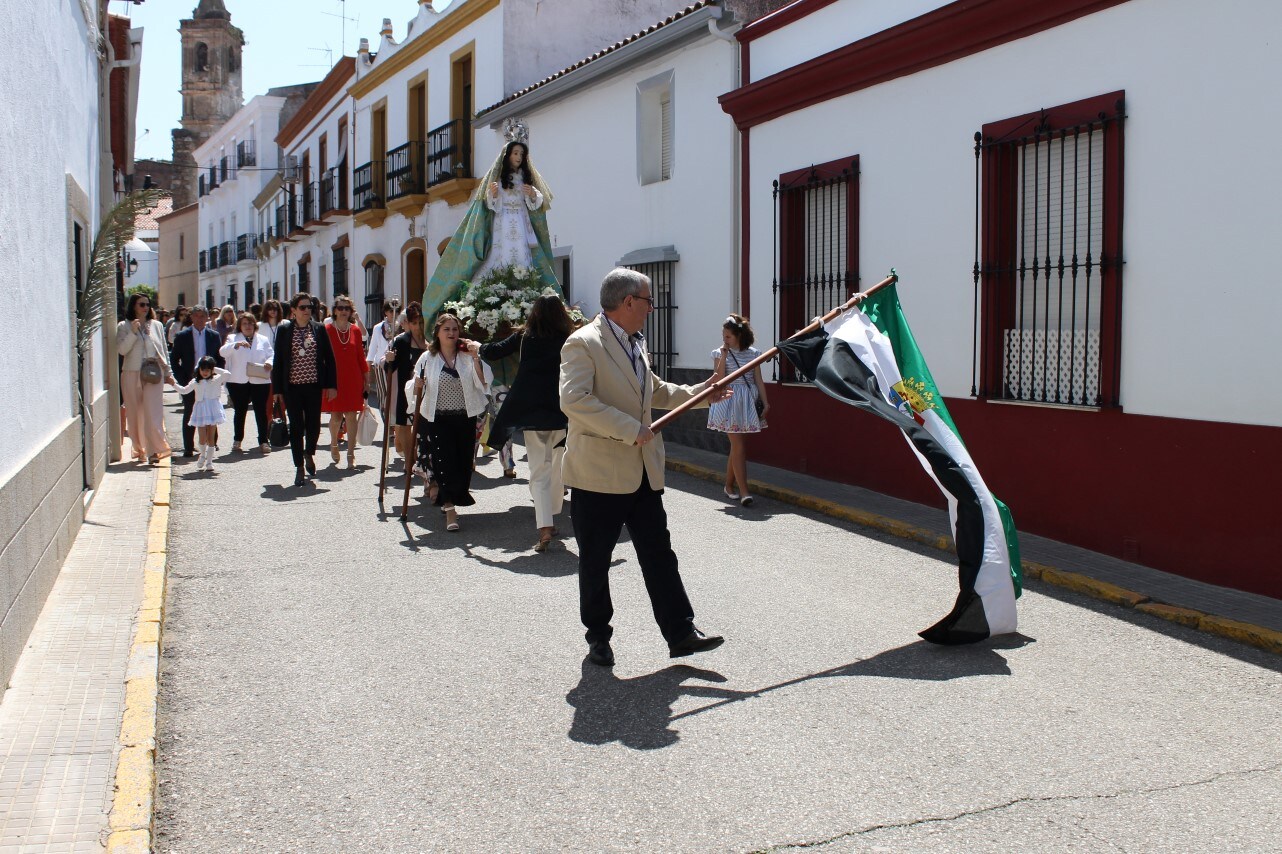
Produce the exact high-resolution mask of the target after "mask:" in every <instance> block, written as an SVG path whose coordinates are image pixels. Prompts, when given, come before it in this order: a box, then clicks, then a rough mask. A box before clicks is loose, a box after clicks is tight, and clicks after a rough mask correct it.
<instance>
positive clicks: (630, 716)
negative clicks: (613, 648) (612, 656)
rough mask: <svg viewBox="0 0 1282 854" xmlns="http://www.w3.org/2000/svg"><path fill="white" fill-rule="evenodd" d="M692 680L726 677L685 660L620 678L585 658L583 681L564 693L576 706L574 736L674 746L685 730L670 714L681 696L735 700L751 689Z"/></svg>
mask: <svg viewBox="0 0 1282 854" xmlns="http://www.w3.org/2000/svg"><path fill="white" fill-rule="evenodd" d="M690 679H701V680H703V681H705V682H725V681H726V678H725V677H724V676H722V675H721V674H720V673H717V672H716V671H714V670H701V669H699V668H697V667H690V666H689V665H686V664H677V665H674V666H672V667H665V668H664V669H663V670H660V671H658V672H656V673H650V674H647V675H645V676H638V677H636V678H633V679H620V678H618V677H617V676H615V675H614V671H613V670H611V669H610V668H608V667H598V666H597V665H595V664H593V663H591V662H590V661H588V660H587V659H584V661H583V673H582V676H581V678H580V679H579V684H578V685H576V686H575V687H574V689H573V690H571V691H570V693H568V694H566V695H565V701H566V702H567V703H569V704H570V705H571V706H573V707H574V722H573V723H571V724H570V740H571V741H577V742H580V743H582V744H610V743H611V742H618V743H619V744H621V745H623V746H624V747H630V748H632V749H633V750H658V749H660V748H664V747H671V746H672V745H674V744H676V743H677V742H678V741H680V740H681V733H680V732H679V731H678V730H676V729H673V728H672V722H673V721H674V720H676V719H677V718H678V717H681V716H680V715H677V716H674V715H673V714H672V704H673V703H675V702H676V701H677V700H679V699H680V698H681V697H683V696H691V697H716V698H718V699H721V700H722V701H723V702H731V701H733V700H738V699H744V698H745V697H748V696H751V692H741V691H732V690H730V689H727V688H715V687H713V686H711V685H686V684H685V683H686V681H687V680H690Z"/></svg>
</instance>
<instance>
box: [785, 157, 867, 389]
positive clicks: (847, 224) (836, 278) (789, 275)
mask: <svg viewBox="0 0 1282 854" xmlns="http://www.w3.org/2000/svg"><path fill="white" fill-rule="evenodd" d="M858 179H859V158H858V157H857V156H856V157H851V158H847V159H842V160H834V161H832V162H830V163H824V164H821V165H818V166H811V167H810V168H808V169H799V170H797V171H795V172H789V173H786V174H784V175H780V176H779V180H777V181H775V182H774V197H775V238H776V243H775V263H776V271H777V272H776V277H775V280H774V282H773V284H772V287H773V289H774V296H775V317H776V327H775V328H776V331H777V334H778V336H779V338H780V339H783V338H787V337H788V336H789V335H792V334H793V333H794V332H796V331H797V330H798V329H800V328H802V327H803V326H805V325H806V324H808V323H810V321H811V320H812V319H813V318H814V317H815V316H817V315H822V314H826V313H827V312H829V311H831V310H832V309H834V308H836V307H837V306H839V305H841V304H842V303H843V302H845V301H846V300H847V299H849V298H850V295H851V294H853V293H854V292H855V291H856V289H858V287H859V229H858V222H859V180H858ZM779 371H781V372H782V373H781V376H782V380H783V381H784V382H806V381H808V380H807V378H806V377H804V376H802V375H800V374H799V373H797V372H796V370H795V369H794V368H793V366H792V365H791V364H789V363H787V362H785V363H784V364H783V365H782V366H781V367H780V368H779V369H777V370H776V371H775V372H774V373H773V376H774V378H776V379H778V378H780V374H779Z"/></svg>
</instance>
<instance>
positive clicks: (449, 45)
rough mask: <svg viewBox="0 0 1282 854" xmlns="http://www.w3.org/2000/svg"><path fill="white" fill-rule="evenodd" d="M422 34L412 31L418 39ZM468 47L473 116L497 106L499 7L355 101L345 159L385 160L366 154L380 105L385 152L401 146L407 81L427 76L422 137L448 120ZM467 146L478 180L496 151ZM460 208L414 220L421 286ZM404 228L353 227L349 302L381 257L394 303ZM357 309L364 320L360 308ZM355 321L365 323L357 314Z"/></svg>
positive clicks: (486, 139) (490, 145)
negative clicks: (420, 242) (423, 252)
mask: <svg viewBox="0 0 1282 854" xmlns="http://www.w3.org/2000/svg"><path fill="white" fill-rule="evenodd" d="M454 8H455V6H454V5H451V6H450V8H449V9H448V10H447V11H446V14H445V16H448V15H449V14H450V12H452V11H453V10H454ZM445 16H443V17H445ZM420 20H421V18H420ZM423 31H424V30H419V32H423ZM428 32H430V30H428ZM473 41H474V42H475V43H476V51H475V53H474V54H473V63H472V67H473V74H474V81H473V96H472V99H473V106H474V109H480V108H482V107H484V106H486V105H489V104H493V103H495V102H497V101H499V100H501V99H502V98H503V96H504V94H505V93H504V92H503V64H502V62H501V50H502V44H503V18H502V7H501V6H500V7H498V8H496V9H493V10H491V11H489V12H487V13H485V14H484V15H482V16H481V17H480V18H479V19H477V20H476V21H474V22H472V23H471V24H469V25H468V26H466V27H464V28H463V29H462V30H461V31H460V32H458V33H456V34H454V35H453V36H451V37H450V38H448V39H446V40H445V41H444V42H442V43H441V44H440V45H438V46H437V47H435V48H433V49H432V50H431V51H429V52H428V53H427V54H426V55H425V56H421V57H419V58H417V59H416V60H415V61H414V62H412V63H410V65H409V66H408V67H407V68H405V69H404V70H402V71H400V72H399V73H397V74H396V75H394V76H393V77H391V78H390V79H389V80H386V81H384V82H383V83H382V84H381V85H380V86H379V87H378V88H377V89H376V90H375V91H374V92H371V93H369V94H368V95H365V96H363V97H361V98H358V99H356V100H355V103H354V104H353V114H354V121H355V126H356V139H355V148H354V152H353V154H352V157H353V161H352V164H353V167H356V166H360V165H363V164H365V163H367V162H369V161H370V160H382V159H385V157H386V153H381V152H373V153H372V152H371V151H370V111H371V107H372V106H373V105H374V104H377V103H378V102H379V101H380V100H382V99H384V98H386V99H387V148H388V150H391V149H394V148H396V147H398V146H400V145H403V144H404V143H405V142H406V139H407V129H408V115H407V108H406V104H407V100H408V97H409V92H408V89H409V85H408V81H409V80H411V79H413V78H415V77H417V76H418V75H420V74H422V73H423V72H424V71H426V72H427V88H428V91H427V101H428V105H427V110H428V115H427V128H428V130H432V129H434V128H437V127H439V126H441V125H443V124H445V123H446V122H448V121H449V120H450V118H451V116H450V54H451V53H453V52H454V51H456V50H459V49H460V48H462V47H464V46H466V45H467V44H468V43H469V42H473ZM406 44H408V42H407V43H406ZM374 49H375V50H379V51H381V54H380V56H379V60H380V61H381V60H384V59H386V58H388V56H389V55H391V56H394V55H395V52H394V51H392V52H391V53H390V54H388V53H387V47H386V42H384V47H382V48H380V47H379V46H378V45H377V44H375V46H374ZM360 62H361V59H360V58H359V57H358V58H357V65H358V67H359V66H360ZM377 67H378V66H377V64H375V66H374V68H377ZM369 73H371V72H370V71H369V70H362V72H361V75H362V76H363V75H365V74H369ZM473 146H474V149H473V154H472V165H473V171H474V172H475V173H477V174H481V173H484V172H485V170H486V169H488V168H489V166H490V163H491V162H492V161H493V160H494V158H495V157H496V156H497V152H498V146H497V143H496V141H495V139H494V138H493V137H492V135H490V134H488V133H484V132H480V131H478V132H476V133H474V134H473ZM380 195H383V193H382V192H380ZM467 204H468V203H467V202H464V203H462V204H457V205H447V204H446V203H445V202H442V201H438V202H432V203H430V204H429V205H428V207H427V209H426V210H425V211H423V213H421V214H420V215H419V216H418V217H416V218H415V223H414V227H415V231H414V235H415V236H416V237H419V238H423V239H425V240H426V241H427V246H428V252H427V264H428V266H427V278H431V275H432V272H433V271H434V270H435V269H436V263H437V261H438V260H439V256H438V255H437V253H436V245H437V244H438V243H439V242H440V241H441V240H443V239H445V238H447V237H449V236H450V235H452V234H453V233H454V231H455V229H457V228H458V225H459V223H460V222H461V221H462V219H463V214H464V213H466V211H467ZM410 225H411V223H410V221H409V220H408V219H406V218H405V217H403V216H401V215H400V214H391V215H389V216H388V217H387V219H386V220H385V221H384V222H383V224H382V225H381V226H380V227H378V228H370V227H367V226H360V225H358V226H356V227H355V232H354V237H353V247H352V250H351V253H350V257H351V262H352V263H351V267H350V275H351V276H352V283H353V286H352V294H353V298H356V296H357V295H360V297H361V298H363V296H364V293H365V271H364V270H363V269H361V266H360V264H361V261H362V260H363V259H364V258H365V257H367V256H368V255H370V254H380V255H382V256H383V257H385V258H386V259H387V268H386V270H385V272H384V285H383V286H384V290H385V292H386V293H387V294H388V295H389V296H398V297H399V295H400V293H401V287H402V281H403V276H404V270H403V266H402V263H401V253H402V250H403V249H404V247H405V245H406V244H407V243H408V242H409V241H410V239H411V233H410ZM293 254H294V250H293V249H291V250H290V255H291V257H292V256H293ZM359 307H360V308H361V311H362V312H363V311H364V308H363V305H360V306H359ZM362 316H364V315H363V314H362Z"/></svg>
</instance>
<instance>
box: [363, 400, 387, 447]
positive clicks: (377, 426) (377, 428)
mask: <svg viewBox="0 0 1282 854" xmlns="http://www.w3.org/2000/svg"><path fill="white" fill-rule="evenodd" d="M382 434H383V417H382V416H381V415H379V414H378V410H377V409H374V408H373V407H372V406H367V407H365V408H364V409H362V410H361V417H360V420H359V421H357V422H356V441H357V442H359V443H360V444H362V445H372V444H374V442H375V441H377V440H378V439H379V438H380V437H381V436H382Z"/></svg>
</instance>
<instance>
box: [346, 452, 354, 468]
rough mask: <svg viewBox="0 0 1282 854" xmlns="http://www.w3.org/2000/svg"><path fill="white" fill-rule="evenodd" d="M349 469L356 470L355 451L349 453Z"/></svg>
mask: <svg viewBox="0 0 1282 854" xmlns="http://www.w3.org/2000/svg"><path fill="white" fill-rule="evenodd" d="M347 467H348V468H349V469H354V468H356V452H355V451H348V452H347Z"/></svg>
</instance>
